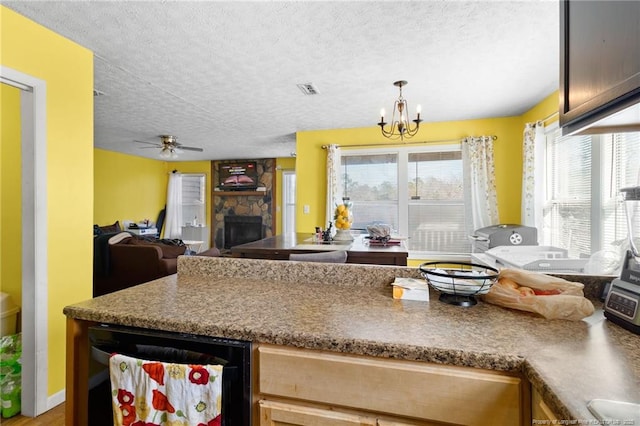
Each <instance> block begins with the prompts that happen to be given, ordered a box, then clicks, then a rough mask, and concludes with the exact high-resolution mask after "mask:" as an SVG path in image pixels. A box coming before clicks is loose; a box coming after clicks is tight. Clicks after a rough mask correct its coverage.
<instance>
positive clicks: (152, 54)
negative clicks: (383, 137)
mask: <svg viewBox="0 0 640 426" xmlns="http://www.w3.org/2000/svg"><path fill="white" fill-rule="evenodd" d="M2 4H3V5H5V6H7V7H9V8H11V9H13V10H15V11H17V12H19V13H21V14H22V15H24V16H26V17H28V18H30V19H32V20H33V21H35V22H38V23H39V24H41V25H44V26H45V27H48V28H50V29H52V30H53V31H55V32H57V33H59V34H61V35H63V36H65V37H67V38H69V39H71V40H73V41H75V42H76V43H78V44H80V45H82V46H84V47H86V48H88V49H90V50H91V51H93V52H94V54H95V61H94V62H95V89H96V90H99V91H101V92H104V93H105V94H104V95H103V96H98V97H96V98H95V133H94V134H95V146H96V147H98V148H103V149H107V150H112V151H118V152H123V153H128V154H133V155H138V156H145V157H149V158H158V151H157V150H156V149H143V148H142V147H143V146H144V145H143V144H137V143H134V142H133V141H134V140H144V141H158V138H157V136H158V135H161V134H170V135H175V136H177V138H178V141H179V142H180V143H182V144H184V145H188V146H197V147H202V148H203V149H204V152H202V153H198V152H185V153H184V154H181V156H180V159H181V160H209V159H232V158H233V159H241V158H260V157H263V158H267V157H282V156H285V157H286V156H289V155H291V153H292V152H294V151H295V133H296V132H297V131H303V130H319V129H336V128H353V127H371V126H375V123H376V122H377V121H378V119H379V117H378V114H379V111H380V109H381V108H385V109H386V110H387V111H390V110H391V109H392V107H393V101H394V100H395V99H396V98H397V96H398V92H397V88H396V87H394V86H393V85H392V83H393V81H396V80H401V79H402V80H407V81H408V82H409V84H408V86H407V87H406V88H404V90H403V94H404V97H405V98H406V99H407V100H408V101H409V105H410V107H411V110H412V111H413V107H414V106H415V105H416V104H421V105H422V118H424V120H425V121H426V122H437V121H451V120H466V119H475V118H485V117H504V116H513V115H520V114H522V113H523V112H525V111H527V110H528V109H530V108H531V107H533V106H534V105H535V104H537V103H538V102H540V101H541V100H542V99H543V98H545V97H546V96H548V95H549V94H551V93H552V92H553V91H554V90H557V88H558V75H559V65H558V58H559V54H558V49H559V45H558V43H559V35H558V32H559V5H558V3H557V2H556V1H541V0H536V1H534V0H530V1H423V2H413V1H411V2H400V1H392V2H370V1H341V2H322V1H303V2H294V1H288V2H267V1H264V2H239V1H197V2H187V1H162V2H152V1H143V2H133V1H126V2H123V1H44V2H38V1H2ZM298 83H313V84H314V85H315V86H316V87H317V88H318V90H319V92H320V94H318V95H315V96H306V95H304V94H303V93H302V92H301V91H300V90H299V89H298V87H296V84H298ZM425 139H428V136H425Z"/></svg>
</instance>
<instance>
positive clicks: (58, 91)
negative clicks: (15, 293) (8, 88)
mask: <svg viewBox="0 0 640 426" xmlns="http://www.w3.org/2000/svg"><path fill="white" fill-rule="evenodd" d="M0 40H1V43H2V44H1V50H2V56H1V57H0V61H1V62H2V65H3V66H6V67H9V68H12V69H15V70H17V71H20V72H22V73H25V74H28V75H31V76H34V77H36V78H39V79H41V80H44V81H45V82H46V84H47V89H46V90H47V92H46V94H47V101H46V107H47V111H46V120H47V123H46V125H47V126H46V129H47V133H46V139H47V157H46V158H47V160H46V163H47V173H46V179H47V206H46V212H47V213H46V214H47V227H48V243H47V252H48V273H47V284H48V307H47V309H48V329H47V332H48V337H49V340H48V357H47V358H48V365H49V376H48V390H47V391H48V394H49V395H52V394H54V393H56V392H58V391H60V390H62V389H63V388H64V386H65V382H64V378H65V377H64V374H65V371H64V365H65V317H64V315H63V314H62V308H63V307H64V306H66V305H69V304H71V303H75V302H78V301H81V300H85V299H88V298H90V297H91V291H92V288H91V287H92V285H91V276H92V266H91V265H92V255H91V253H92V238H93V237H92V232H91V227H92V222H93V161H92V160H93V54H92V52H90V51H89V50H87V49H85V48H83V47H81V46H79V45H77V44H75V43H73V42H71V41H70V40H68V39H65V38H64V37H61V36H59V35H57V34H55V33H53V32H51V31H49V30H48V29H46V28H44V27H42V26H40V25H37V24H35V23H34V22H32V21H30V20H28V19H26V18H24V17H22V16H21V15H19V14H17V13H15V12H13V11H11V10H10V9H7V8H5V7H3V6H0ZM3 168H4V167H3ZM18 249H19V248H17V247H14V250H18Z"/></svg>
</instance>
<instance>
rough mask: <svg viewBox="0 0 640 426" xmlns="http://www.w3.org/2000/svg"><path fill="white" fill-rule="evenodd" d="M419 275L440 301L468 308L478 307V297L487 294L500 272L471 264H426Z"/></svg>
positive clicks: (421, 267) (488, 267)
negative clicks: (435, 291)
mask: <svg viewBox="0 0 640 426" xmlns="http://www.w3.org/2000/svg"><path fill="white" fill-rule="evenodd" d="M420 273H421V274H422V276H423V277H424V279H425V280H427V283H428V284H429V285H430V286H431V287H433V288H434V289H435V290H437V291H438V292H439V293H440V298H439V300H440V301H441V302H444V303H448V304H450V305H456V306H465V307H468V306H473V305H475V304H477V303H478V301H477V300H476V298H475V296H477V295H481V294H486V293H488V292H489V289H491V286H492V285H493V284H494V283H495V282H496V281H497V279H498V270H497V269H495V268H492V267H490V266H486V265H479V264H476V263H468V262H426V263H423V264H421V265H420Z"/></svg>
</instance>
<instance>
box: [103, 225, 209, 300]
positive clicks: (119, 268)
mask: <svg viewBox="0 0 640 426" xmlns="http://www.w3.org/2000/svg"><path fill="white" fill-rule="evenodd" d="M115 235H118V234H117V233H114V234H103V235H99V236H97V237H95V240H94V277H93V297H97V296H101V295H103V294H107V293H112V292H114V291H118V290H122V289H125V288H128V287H132V286H134V285H138V284H141V283H144V282H147V281H152V280H155V279H157V278H162V277H166V276H167V275H171V274H175V273H176V272H177V266H178V256H180V255H183V254H184V252H185V249H186V247H185V246H176V245H168V244H162V243H161V242H159V241H150V240H146V239H139V238H136V237H135V236H132V237H131V238H125V239H123V240H122V241H120V242H118V243H116V244H109V239H110V238H111V237H113V236H115ZM197 255H198V256H212V257H216V256H220V251H219V250H218V249H217V248H211V249H209V250H206V251H204V252H202V253H198V254H197Z"/></svg>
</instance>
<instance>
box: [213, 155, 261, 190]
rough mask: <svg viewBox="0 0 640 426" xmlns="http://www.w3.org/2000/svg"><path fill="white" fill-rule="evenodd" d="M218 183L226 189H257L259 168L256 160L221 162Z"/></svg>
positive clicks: (221, 187)
mask: <svg viewBox="0 0 640 426" xmlns="http://www.w3.org/2000/svg"><path fill="white" fill-rule="evenodd" d="M218 180H219V182H220V184H219V185H218V186H219V187H220V189H223V190H225V191H242V190H255V189H256V188H257V187H258V168H257V164H256V162H255V161H244V162H237V163H226V164H220V167H219V169H218Z"/></svg>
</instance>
